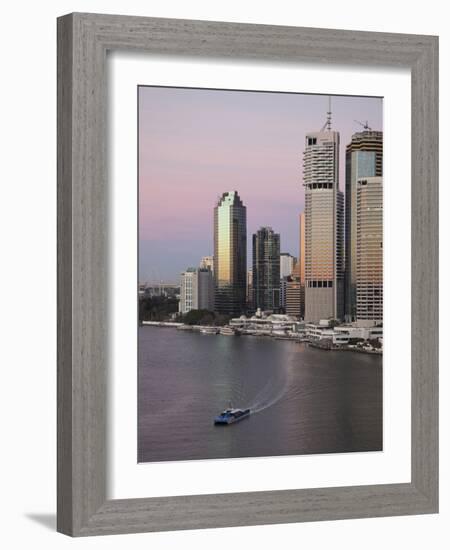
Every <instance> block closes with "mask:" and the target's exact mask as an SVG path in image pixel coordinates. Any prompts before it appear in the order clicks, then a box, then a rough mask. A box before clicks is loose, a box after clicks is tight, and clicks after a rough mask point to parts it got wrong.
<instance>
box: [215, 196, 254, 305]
mask: <svg viewBox="0 0 450 550" xmlns="http://www.w3.org/2000/svg"><path fill="white" fill-rule="evenodd" d="M214 285H215V308H214V309H215V311H217V312H218V313H223V314H226V315H240V314H241V313H242V312H243V311H244V310H245V299H246V288H247V213H246V208H245V206H244V204H243V202H242V200H241V198H240V197H239V195H238V192H237V191H229V192H226V193H223V195H222V196H221V197H220V199H219V201H218V203H217V205H216V207H215V208H214Z"/></svg>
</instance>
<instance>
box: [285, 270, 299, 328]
mask: <svg viewBox="0 0 450 550" xmlns="http://www.w3.org/2000/svg"><path fill="white" fill-rule="evenodd" d="M284 310H285V313H286V315H291V316H292V317H295V318H296V319H300V318H302V285H301V282H300V278H299V277H288V278H287V282H286V305H285V308H284Z"/></svg>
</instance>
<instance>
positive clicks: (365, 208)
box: [356, 176, 383, 323]
mask: <svg viewBox="0 0 450 550" xmlns="http://www.w3.org/2000/svg"><path fill="white" fill-rule="evenodd" d="M356 187H357V191H356V210H357V214H356V235H357V237H356V258H357V260H356V266H357V267H356V318H357V320H358V321H374V322H376V323H381V322H382V321H383V178H381V177H378V176H375V177H370V178H360V179H358V181H357V185H356Z"/></svg>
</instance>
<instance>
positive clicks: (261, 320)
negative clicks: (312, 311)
mask: <svg viewBox="0 0 450 550" xmlns="http://www.w3.org/2000/svg"><path fill="white" fill-rule="evenodd" d="M230 326H231V327H233V328H234V329H238V330H239V331H241V332H243V333H244V334H260V335H265V336H282V335H285V336H292V337H298V336H302V335H303V334H304V323H302V322H300V321H298V319H297V318H296V317H294V316H290V315H283V314H270V315H264V314H261V315H253V316H252V317H246V316H245V315H241V316H240V317H237V318H235V319H231V320H230Z"/></svg>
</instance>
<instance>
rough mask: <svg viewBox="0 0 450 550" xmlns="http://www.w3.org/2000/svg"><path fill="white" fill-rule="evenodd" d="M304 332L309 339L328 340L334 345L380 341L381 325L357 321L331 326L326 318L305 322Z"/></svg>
mask: <svg viewBox="0 0 450 550" xmlns="http://www.w3.org/2000/svg"><path fill="white" fill-rule="evenodd" d="M305 334H306V337H307V338H310V339H311V340H315V341H320V340H330V341H332V342H333V344H335V345H343V344H351V343H352V342H354V341H356V340H359V341H362V340H365V341H368V340H377V341H379V342H380V344H381V343H382V339H383V327H380V326H358V323H351V324H348V325H338V326H333V323H332V322H331V321H328V320H322V321H319V323H306V325H305Z"/></svg>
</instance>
